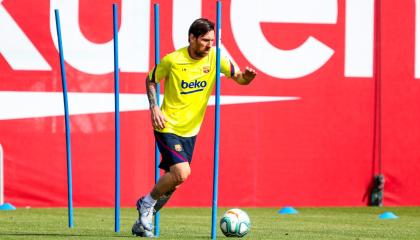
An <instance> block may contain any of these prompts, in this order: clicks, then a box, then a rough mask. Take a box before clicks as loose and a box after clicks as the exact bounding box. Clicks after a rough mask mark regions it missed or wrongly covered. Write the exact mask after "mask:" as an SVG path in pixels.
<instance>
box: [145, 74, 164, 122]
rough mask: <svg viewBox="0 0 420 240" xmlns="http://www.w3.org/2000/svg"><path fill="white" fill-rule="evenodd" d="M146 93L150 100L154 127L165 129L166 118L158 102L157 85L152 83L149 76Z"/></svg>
mask: <svg viewBox="0 0 420 240" xmlns="http://www.w3.org/2000/svg"><path fill="white" fill-rule="evenodd" d="M146 92H147V98H148V99H149V107H150V113H151V119H152V125H153V127H154V128H155V129H164V128H165V123H166V118H165V116H164V115H163V113H162V111H161V110H160V108H159V105H158V104H157V100H156V83H155V82H152V81H150V79H149V76H147V78H146Z"/></svg>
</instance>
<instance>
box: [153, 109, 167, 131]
mask: <svg viewBox="0 0 420 240" xmlns="http://www.w3.org/2000/svg"><path fill="white" fill-rule="evenodd" d="M150 112H151V117H152V125H153V128H155V129H157V130H162V129H164V128H165V123H166V121H167V120H166V118H165V116H164V115H163V113H162V111H161V110H160V108H159V107H158V106H155V107H153V108H152V109H150Z"/></svg>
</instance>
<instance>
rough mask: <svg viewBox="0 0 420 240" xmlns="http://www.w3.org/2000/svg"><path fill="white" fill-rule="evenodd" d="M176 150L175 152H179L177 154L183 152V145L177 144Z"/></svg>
mask: <svg viewBox="0 0 420 240" xmlns="http://www.w3.org/2000/svg"><path fill="white" fill-rule="evenodd" d="M174 149H175V151H177V152H181V151H182V146H181V144H175V145H174Z"/></svg>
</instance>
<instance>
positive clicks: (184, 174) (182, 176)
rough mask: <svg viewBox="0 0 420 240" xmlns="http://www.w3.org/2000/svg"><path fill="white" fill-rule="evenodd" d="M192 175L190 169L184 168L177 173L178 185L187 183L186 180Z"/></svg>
mask: <svg viewBox="0 0 420 240" xmlns="http://www.w3.org/2000/svg"><path fill="white" fill-rule="evenodd" d="M190 174H191V169H190V168H189V167H188V168H183V169H181V170H180V171H177V172H176V173H175V179H176V182H177V185H179V184H181V183H183V182H185V180H187V178H188V177H189V176H190Z"/></svg>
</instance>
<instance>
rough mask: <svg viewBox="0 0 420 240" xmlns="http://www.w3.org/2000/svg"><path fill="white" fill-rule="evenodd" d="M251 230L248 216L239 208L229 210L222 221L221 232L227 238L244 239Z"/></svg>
mask: <svg viewBox="0 0 420 240" xmlns="http://www.w3.org/2000/svg"><path fill="white" fill-rule="evenodd" d="M250 228H251V222H250V221H249V217H248V214H246V212H244V211H242V210H241V209H238V208H233V209H230V210H227V211H226V212H225V214H224V215H223V217H222V219H220V230H222V232H223V234H224V235H225V236H226V237H243V236H245V235H246V234H247V233H248V232H249V229H250Z"/></svg>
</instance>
